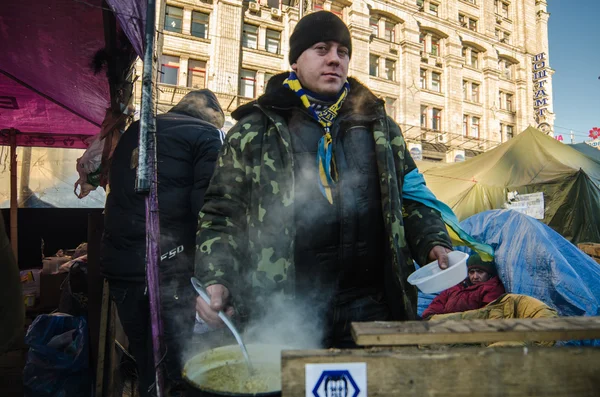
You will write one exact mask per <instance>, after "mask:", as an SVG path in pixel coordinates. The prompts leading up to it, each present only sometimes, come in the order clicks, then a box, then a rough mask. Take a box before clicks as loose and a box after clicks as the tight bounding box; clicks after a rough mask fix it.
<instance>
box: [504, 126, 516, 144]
mask: <svg viewBox="0 0 600 397" xmlns="http://www.w3.org/2000/svg"><path fill="white" fill-rule="evenodd" d="M513 136H514V135H513V126H512V125H507V126H506V140H507V141H508V140H509V139H512V137H513Z"/></svg>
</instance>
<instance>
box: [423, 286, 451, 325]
mask: <svg viewBox="0 0 600 397" xmlns="http://www.w3.org/2000/svg"><path fill="white" fill-rule="evenodd" d="M449 296H450V290H449V289H447V290H445V291H443V292H442V293H441V294H439V295H438V296H436V297H435V298H433V300H432V301H431V303H430V304H429V306H427V309H425V311H424V312H423V314H422V315H421V317H423V318H424V319H427V318H428V317H430V316H433V315H434V314H443V313H445V308H446V303H447V302H448V297H449Z"/></svg>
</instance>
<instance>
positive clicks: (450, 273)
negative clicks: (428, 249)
mask: <svg viewBox="0 0 600 397" xmlns="http://www.w3.org/2000/svg"><path fill="white" fill-rule="evenodd" d="M468 257H469V255H467V254H465V253H464V252H461V251H452V252H449V253H448V262H449V264H448V268H447V269H444V270H442V269H440V267H439V266H438V261H434V262H431V263H428V264H427V265H425V266H423V267H421V268H419V269H418V270H417V271H415V272H414V273H412V274H411V275H410V276H408V282H409V283H411V284H412V285H414V286H416V287H417V288H419V289H420V290H421V292H424V293H426V294H434V293H437V292H441V291H443V290H445V289H448V288H450V287H454V286H455V285H456V284H458V283H460V282H461V281H463V280H464V279H465V278H467V258H468Z"/></svg>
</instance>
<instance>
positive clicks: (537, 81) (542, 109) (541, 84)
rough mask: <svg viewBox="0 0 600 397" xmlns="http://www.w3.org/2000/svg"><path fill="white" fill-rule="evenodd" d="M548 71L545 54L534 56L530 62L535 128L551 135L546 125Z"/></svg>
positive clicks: (548, 102)
mask: <svg viewBox="0 0 600 397" xmlns="http://www.w3.org/2000/svg"><path fill="white" fill-rule="evenodd" d="M549 70H550V66H549V65H548V60H547V58H546V53H545V52H540V53H539V54H537V55H535V56H534V57H533V60H532V72H533V109H534V115H535V121H536V122H537V124H538V126H537V128H538V129H539V130H540V131H542V132H544V133H546V134H550V133H552V128H551V127H550V124H549V123H548V112H549V110H548V109H549V107H550V95H549V94H548V92H549V91H548V90H549V88H550V87H549V86H548V85H549V80H548V78H549V74H548V73H549Z"/></svg>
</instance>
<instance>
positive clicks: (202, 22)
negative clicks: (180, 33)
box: [191, 11, 209, 39]
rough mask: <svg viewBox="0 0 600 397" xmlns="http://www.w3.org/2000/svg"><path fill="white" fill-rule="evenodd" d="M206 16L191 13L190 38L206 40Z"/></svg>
mask: <svg viewBox="0 0 600 397" xmlns="http://www.w3.org/2000/svg"><path fill="white" fill-rule="evenodd" d="M208 18H209V15H208V14H204V13H202V12H197V11H192V31H191V33H192V36H195V37H200V38H201V39H208Z"/></svg>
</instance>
